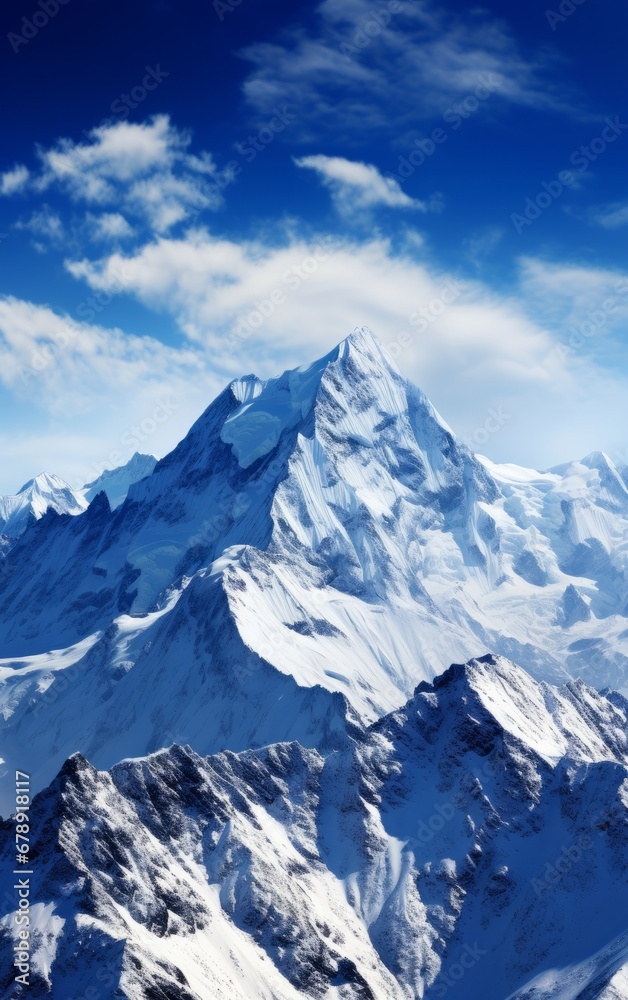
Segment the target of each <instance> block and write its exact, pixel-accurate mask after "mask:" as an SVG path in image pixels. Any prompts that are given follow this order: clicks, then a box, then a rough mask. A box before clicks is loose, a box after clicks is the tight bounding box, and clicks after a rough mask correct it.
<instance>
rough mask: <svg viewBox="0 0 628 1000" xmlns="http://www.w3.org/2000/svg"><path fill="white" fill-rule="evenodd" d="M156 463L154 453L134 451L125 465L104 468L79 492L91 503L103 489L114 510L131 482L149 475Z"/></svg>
mask: <svg viewBox="0 0 628 1000" xmlns="http://www.w3.org/2000/svg"><path fill="white" fill-rule="evenodd" d="M156 465H157V459H156V458H155V456H154V455H142V454H141V453H140V452H139V451H136V452H135V454H134V455H133V456H132V457H131V458H130V459H129V461H128V462H127V463H126V465H120V466H118V468H116V469H105V470H104V472H102V473H101V474H100V475H99V476H97V478H96V479H94V480H93V481H92V482H91V483H86V484H85V486H84V487H83V489H82V490H81V493H82V495H83V496H84V497H85V499H86V500H87V502H88V503H91V501H92V500H93V499H94V497H96V496H97V495H98V494H99V493H100V492H101V491H103V490H104V492H105V493H106V494H107V499H108V501H109V506H110V507H111V509H112V510H115V508H116V507H119V506H120V504H121V503H123V501H124V500H125V499H126V496H127V493H128V492H129V488H130V487H131V486H132V485H133V483H139V481H140V479H144V478H145V477H146V476H150V474H151V472H152V471H153V469H154V468H155V466H156Z"/></svg>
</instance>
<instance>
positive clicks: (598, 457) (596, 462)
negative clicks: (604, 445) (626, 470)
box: [580, 451, 615, 471]
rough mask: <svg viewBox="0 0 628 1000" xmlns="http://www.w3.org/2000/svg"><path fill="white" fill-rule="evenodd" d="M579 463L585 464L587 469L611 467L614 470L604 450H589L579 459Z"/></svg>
mask: <svg viewBox="0 0 628 1000" xmlns="http://www.w3.org/2000/svg"><path fill="white" fill-rule="evenodd" d="M580 464H581V465H584V466H586V468H587V469H612V470H613V471H615V466H614V464H613V462H612V461H611V459H610V458H609V457H608V455H607V454H606V452H605V451H592V452H590V454H588V455H585V456H584V458H581V459H580Z"/></svg>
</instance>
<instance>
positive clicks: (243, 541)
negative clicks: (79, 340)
mask: <svg viewBox="0 0 628 1000" xmlns="http://www.w3.org/2000/svg"><path fill="white" fill-rule="evenodd" d="M627 527H628V490H627V489H626V486H625V483H624V481H623V479H622V478H621V477H620V476H619V475H618V474H617V473H616V471H615V470H614V468H613V466H612V464H611V463H610V461H609V460H608V459H607V458H606V457H605V456H603V455H600V454H594V455H590V456H588V457H587V458H585V459H583V460H582V461H580V462H574V463H572V464H569V465H566V466H564V467H561V468H559V469H554V470H551V471H550V472H547V473H539V472H534V471H531V470H525V469H520V468H518V467H515V466H495V465H493V464H491V463H490V462H489V461H488V460H485V459H482V458H480V457H478V456H475V455H473V454H471V452H470V451H469V450H468V449H467V448H466V447H465V446H464V445H463V444H462V443H461V442H460V441H459V440H458V439H457V438H456V436H455V434H454V433H453V432H452V431H451V430H450V428H449V427H448V426H447V425H446V424H445V422H444V421H443V420H442V419H441V418H440V417H439V415H438V414H437V413H436V411H435V410H434V408H433V407H432V406H431V404H430V402H429V400H427V399H426V397H425V396H424V395H423V394H422V393H421V392H420V391H419V390H418V389H417V388H416V387H415V386H413V385H412V384H411V383H409V382H408V380H407V379H405V378H404V377H403V376H402V375H401V373H400V372H399V371H398V369H397V368H396V366H395V365H394V363H393V362H392V361H391V359H390V358H389V357H388V356H387V355H386V353H385V351H384V350H383V349H382V347H381V345H380V344H379V343H378V341H377V339H376V338H375V337H374V336H373V335H372V334H371V333H370V332H369V331H367V330H358V331H356V332H355V333H354V334H352V335H351V336H350V337H349V338H347V340H345V341H343V343H342V344H340V345H339V346H338V347H337V348H336V349H335V350H334V351H332V352H331V353H330V354H329V355H327V356H326V357H324V358H322V359H320V360H319V361H317V362H314V363H313V364H311V365H307V366H303V367H302V368H299V369H297V370H295V371H292V372H286V373H284V374H283V375H281V376H279V377H278V378H276V379H271V380H269V381H267V382H261V381H260V380H259V379H257V378H255V376H253V375H250V376H246V377H244V378H242V379H238V380H236V381H235V382H233V383H232V384H231V385H230V386H228V387H227V388H226V389H225V391H224V392H223V393H221V395H220V396H219V397H218V398H217V399H216V400H215V401H214V402H213V403H212V404H211V405H210V406H209V407H208V409H207V410H206V411H205V413H204V414H202V416H201V417H200V418H199V420H198V421H197V422H196V423H195V424H194V426H193V427H192V428H191V430H190V432H189V433H188V435H187V436H186V438H185V439H184V440H183V441H182V442H181V443H180V444H179V445H178V446H177V448H175V450H174V451H173V452H172V453H171V454H170V455H168V456H166V457H165V458H164V459H162V460H161V461H160V462H158V463H157V465H156V466H155V468H154V471H153V472H152V474H151V475H149V476H147V477H146V478H143V479H142V480H141V481H140V482H137V483H135V484H133V485H132V486H131V487H130V489H129V493H128V496H127V498H126V500H125V501H124V502H123V503H122V504H121V505H120V506H119V507H118V508H117V509H116V510H113V511H112V510H111V508H110V506H109V503H108V501H107V498H106V496H105V495H104V493H100V494H98V495H97V496H96V497H95V499H94V500H93V501H92V503H91V504H90V506H89V508H88V510H87V511H86V512H85V513H84V514H82V515H81V516H79V517H73V518H68V517H58V516H57V515H55V514H54V513H52V512H48V513H47V514H46V515H45V516H44V517H43V518H41V519H40V520H39V521H38V522H37V523H35V524H34V525H32V526H31V527H30V528H29V530H28V531H26V532H25V534H24V535H23V536H22V537H21V538H20V539H19V540H18V541H17V543H16V544H15V545H14V546H13V547H12V549H11V551H10V553H9V556H8V558H6V559H5V560H3V564H2V565H3V569H4V571H3V573H2V574H0V656H1V657H2V659H1V660H0V711H2V714H3V718H4V726H3V735H2V742H1V745H0V755H1V756H2V757H3V758H4V759H5V760H6V761H7V762H8V764H9V766H13V764H14V763H15V762H16V760H17V759H18V758H19V757H20V754H22V755H24V753H26V754H27V755H28V756H29V760H30V757H31V756H32V758H33V760H38V761H39V762H40V764H39V765H38V767H37V769H36V772H37V774H38V781H39V782H40V784H39V786H38V787H41V786H42V784H45V783H47V782H48V781H49V780H50V779H51V777H52V776H53V773H54V769H57V768H58V767H59V766H61V763H62V762H63V760H64V759H65V758H66V757H67V756H68V754H69V753H71V752H72V751H73V750H76V749H79V750H81V751H82V752H83V753H85V754H86V755H88V756H89V758H90V760H92V761H93V762H94V763H95V765H96V766H97V767H99V768H103V767H110V766H112V764H113V763H115V761H116V760H118V759H119V758H120V757H121V756H125V755H134V756H136V755H142V754H145V753H147V752H152V751H153V750H155V749H157V748H159V747H160V746H163V745H164V744H166V743H167V742H169V739H173V738H174V739H177V740H184V741H188V742H191V745H193V746H194V748H195V749H197V750H199V751H200V752H202V753H214V752H216V751H218V750H220V749H222V748H229V749H232V750H234V751H237V750H244V749H246V748H249V747H253V746H259V745H262V744H264V743H269V742H275V741H278V740H299V741H300V742H301V743H303V744H304V745H305V746H308V747H314V746H321V747H322V746H326V745H328V744H329V743H330V742H333V741H334V739H339V738H341V736H342V734H343V733H345V732H346V731H351V729H352V727H353V726H355V725H366V724H369V723H371V722H373V721H375V720H376V719H378V718H380V717H381V716H382V715H384V714H386V713H388V712H390V711H391V710H393V709H395V708H397V707H398V706H400V705H402V704H403V703H404V701H405V700H406V699H407V698H408V697H409V696H410V694H411V693H412V691H413V690H414V688H415V686H416V685H417V684H418V683H419V682H420V681H423V680H425V681H429V680H431V679H432V678H433V677H434V676H435V675H437V674H439V673H441V672H442V670H443V669H444V668H445V667H447V666H448V665H449V664H450V663H451V662H461V661H465V660H467V659H469V658H470V657H472V656H478V655H482V654H484V653H487V652H495V653H497V654H500V655H504V656H508V657H510V658H511V659H514V660H515V661H517V662H518V663H520V664H521V665H523V666H525V668H526V670H528V671H529V672H530V673H531V674H533V675H534V676H535V677H537V678H539V679H545V680H551V681H557V682H562V681H564V680H567V679H568V678H569V677H583V678H584V679H585V680H586V681H587V682H589V683H590V684H591V685H592V686H594V687H598V688H601V687H612V688H615V689H620V690H624V691H626V690H628V681H627V679H626V678H627V665H628V658H627V656H628V622H627V620H626V617H627V605H628V568H627V559H628V541H627V539H628V536H627V535H626V531H627ZM15 766H19V765H18V764H17V763H16V765H15ZM29 766H33V767H34V764H32V763H31V764H29ZM40 769H41V771H40ZM2 809H3V800H1V799H0V811H1V810H2Z"/></svg>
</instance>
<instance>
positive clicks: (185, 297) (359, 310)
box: [67, 230, 627, 465]
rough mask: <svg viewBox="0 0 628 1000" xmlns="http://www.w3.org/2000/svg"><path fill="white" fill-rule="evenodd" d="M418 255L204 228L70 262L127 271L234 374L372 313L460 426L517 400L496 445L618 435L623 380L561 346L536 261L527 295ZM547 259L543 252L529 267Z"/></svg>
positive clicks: (78, 273) (578, 441)
mask: <svg viewBox="0 0 628 1000" xmlns="http://www.w3.org/2000/svg"><path fill="white" fill-rule="evenodd" d="M417 253H420V249H417V248H416V247H414V248H412V249H411V250H409V251H408V252H402V253H395V252H393V250H392V249H391V246H390V244H389V243H388V242H387V241H385V240H383V239H373V240H370V241H369V242H366V243H360V242H356V241H354V242H351V241H348V240H345V241H338V240H336V241H335V243H334V241H332V240H331V239H329V240H327V241H326V240H325V239H324V238H323V237H321V238H320V240H318V241H316V240H306V239H303V238H299V237H293V238H292V239H290V240H289V241H286V242H285V243H284V245H282V246H277V245H272V246H271V245H262V244H260V243H248V244H247V243H238V242H235V241H232V240H226V239H215V238H213V237H211V236H209V235H208V233H207V232H205V231H203V230H196V231H194V232H191V233H189V234H187V236H186V237H184V238H179V239H172V238H161V239H158V240H157V241H155V242H152V243H150V244H147V245H146V246H144V247H143V248H141V249H139V250H138V251H137V252H135V253H133V254H128V255H125V254H121V253H116V254H111V255H110V256H108V257H106V258H103V259H102V260H100V261H89V260H82V261H74V262H68V264H67V266H68V269H69V271H70V272H71V273H72V274H73V275H74V276H75V277H76V278H80V279H83V280H85V281H87V282H88V284H89V285H90V286H91V287H92V288H93V289H99V290H103V291H106V290H107V289H111V290H115V288H116V282H117V278H116V275H120V274H121V273H123V274H124V276H125V284H124V289H125V291H126V292H127V293H129V292H130V293H132V294H134V295H135V296H136V297H137V298H138V300H139V301H141V302H142V303H144V304H145V305H146V306H148V307H149V308H152V309H155V310H158V311H165V312H167V313H169V314H171V315H172V316H173V317H174V318H175V320H176V322H177V323H178V325H179V327H180V329H181V330H182V331H183V332H184V333H185V334H186V336H187V337H189V338H190V339H191V340H193V341H195V342H197V343H198V344H200V345H202V347H203V349H204V350H205V351H206V352H207V354H208V356H209V357H211V360H212V364H213V365H214V366H215V368H216V369H219V370H221V371H223V372H224V373H225V376H227V375H228V374H231V375H238V374H241V373H242V372H248V371H251V370H254V371H256V372H257V373H258V374H260V375H262V376H269V375H272V374H275V373H276V372H277V371H279V370H282V369H283V368H287V367H291V366H294V365H298V364H302V363H304V362H307V361H309V360H312V359H314V358H315V357H318V356H320V355H321V354H323V353H324V351H326V350H329V349H330V348H331V347H332V346H333V345H334V344H335V343H336V342H337V341H339V340H340V339H341V338H342V337H343V336H345V335H346V334H347V333H348V332H349V331H350V330H351V329H353V328H354V327H355V326H359V325H368V326H370V327H371V328H372V329H373V330H374V331H375V333H376V334H377V335H378V336H379V337H380V339H381V340H382V341H383V342H384V344H387V345H388V346H389V349H390V350H391V352H392V353H393V355H394V356H396V357H397V359H398V362H399V364H400V366H401V367H402V369H403V370H404V371H406V372H407V374H408V375H409V376H410V377H411V378H412V379H413V380H414V381H415V382H416V383H417V384H419V385H420V386H421V388H422V389H423V390H424V391H426V392H427V393H428V395H430V396H431V398H432V399H433V401H434V403H435V405H436V406H437V407H438V408H439V409H440V410H441V412H442V413H443V415H444V417H445V418H446V419H447V420H448V422H449V423H450V424H452V426H454V428H455V429H456V430H457V431H458V432H459V433H461V434H462V435H468V436H471V435H472V434H473V431H474V430H475V429H476V428H477V427H479V426H482V425H483V423H484V421H485V419H486V414H487V410H488V409H489V408H490V407H494V406H499V405H503V406H504V407H505V408H506V409H507V410H508V411H509V413H510V414H511V417H512V419H509V420H508V421H507V422H506V423H505V425H504V428H503V429H502V431H500V433H499V435H496V436H495V439H494V440H491V442H490V450H491V457H494V458H496V459H498V460H510V461H519V462H522V463H524V464H525V463H528V464H532V465H534V464H537V465H550V464H554V463H556V462H558V461H562V460H565V459H567V458H569V457H571V455H572V454H573V455H579V454H580V453H582V454H584V453H586V451H591V450H593V449H594V448H604V449H605V450H609V451H610V450H612V449H613V448H614V447H619V446H620V445H621V444H622V443H623V441H622V437H623V427H624V426H625V419H624V418H625V399H626V389H627V386H626V383H625V380H623V379H622V378H621V377H620V376H619V375H615V374H613V373H612V372H611V371H607V370H605V369H604V367H603V366H601V365H598V364H597V363H596V361H595V359H594V358H593V357H592V356H591V353H590V352H583V351H576V350H572V351H568V352H561V351H560V350H557V345H559V344H560V343H561V334H560V330H559V328H558V325H557V324H556V322H555V317H554V318H551V317H550V318H549V319H548V322H545V320H544V315H543V314H544V310H545V307H546V302H547V301H548V298H549V296H548V294H547V292H546V290H545V289H543V288H541V287H540V286H537V287H536V288H534V287H533V285H534V278H533V271H532V270H531V265H530V264H528V265H527V270H526V269H525V268H524V272H523V277H522V287H521V294H520V295H519V297H515V296H510V297H500V296H497V295H495V294H494V293H493V292H491V291H490V290H489V289H488V288H487V287H486V286H485V285H483V284H482V283H481V282H480V281H457V279H456V278H455V277H454V276H452V275H449V274H446V273H443V272H439V271H438V270H437V269H435V268H433V267H431V266H429V264H427V263H426V262H423V261H421V260H417V257H416V255H417ZM543 268H545V269H546V270H547V268H546V265H545V264H542V263H541V262H537V264H536V272H534V273H538V274H541V273H542V272H543ZM581 278H582V276H581ZM575 280H576V279H575V278H574V282H575ZM595 280H596V279H595V278H594V277H593V276H589V281H590V283H591V285H592V286H593V285H594V284H595ZM571 309H572V305H571V304H570V303H567V304H566V306H565V315H570V310H571ZM550 320H551V321H550ZM600 399H604V400H605V407H603V408H601V407H600ZM487 447H488V446H487Z"/></svg>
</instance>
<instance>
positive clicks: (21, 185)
mask: <svg viewBox="0 0 628 1000" xmlns="http://www.w3.org/2000/svg"><path fill="white" fill-rule="evenodd" d="M29 178H30V171H29V169H28V167H24V166H17V167H14V168H13V170H7V171H5V173H3V174H0V194H4V195H12V194H17V193H18V192H20V191H24V189H25V188H26V186H27V185H28V181H29Z"/></svg>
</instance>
